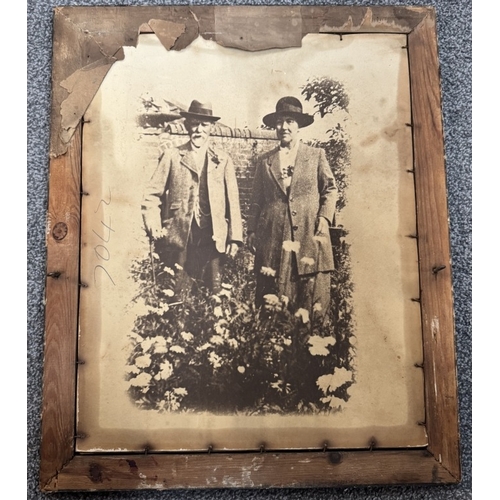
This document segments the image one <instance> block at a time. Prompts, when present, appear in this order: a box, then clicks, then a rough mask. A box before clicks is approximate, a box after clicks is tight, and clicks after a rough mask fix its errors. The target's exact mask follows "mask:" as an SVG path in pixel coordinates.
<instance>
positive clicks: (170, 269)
mask: <svg viewBox="0 0 500 500" xmlns="http://www.w3.org/2000/svg"><path fill="white" fill-rule="evenodd" d="M163 270H164V271H165V272H166V273H168V274H170V276H175V271H174V270H173V269H172V268H171V267H168V266H166V267H164V268H163Z"/></svg>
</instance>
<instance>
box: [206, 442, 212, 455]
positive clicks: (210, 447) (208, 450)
mask: <svg viewBox="0 0 500 500" xmlns="http://www.w3.org/2000/svg"><path fill="white" fill-rule="evenodd" d="M212 451H214V447H213V446H212V445H211V444H209V445H208V448H207V452H208V454H209V455H210V453H212Z"/></svg>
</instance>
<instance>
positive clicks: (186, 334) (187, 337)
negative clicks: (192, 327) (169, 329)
mask: <svg viewBox="0 0 500 500" xmlns="http://www.w3.org/2000/svg"><path fill="white" fill-rule="evenodd" d="M181 337H182V338H183V339H184V340H185V341H186V342H191V340H193V338H194V335H193V334H192V333H189V332H181Z"/></svg>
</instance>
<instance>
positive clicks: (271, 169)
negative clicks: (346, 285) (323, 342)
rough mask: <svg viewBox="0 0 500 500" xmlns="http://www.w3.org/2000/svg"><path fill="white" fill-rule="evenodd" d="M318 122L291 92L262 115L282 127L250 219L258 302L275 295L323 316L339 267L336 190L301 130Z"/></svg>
mask: <svg viewBox="0 0 500 500" xmlns="http://www.w3.org/2000/svg"><path fill="white" fill-rule="evenodd" d="M313 121H314V118H313V116H311V115H308V114H305V113H303V112H302V104H301V102H300V101H299V100H298V99H296V98H295V97H291V96H287V97H283V98H281V99H280V100H279V101H278V102H277V104H276V111H275V112H274V113H270V114H268V115H266V116H264V118H263V122H264V124H265V125H267V126H269V127H272V128H274V129H275V130H276V135H277V137H278V139H279V146H278V147H277V148H275V149H273V150H272V151H269V152H268V153H267V154H265V155H264V156H263V157H262V158H261V159H260V161H259V164H258V166H257V171H256V174H255V179H254V186H253V195H252V205H251V211H250V217H249V220H248V244H249V246H250V249H251V250H252V251H253V252H254V253H255V273H256V277H257V289H256V300H255V302H256V305H257V306H261V305H262V304H263V303H264V296H266V295H267V294H273V295H277V296H279V297H280V298H283V300H285V301H288V302H289V304H290V306H291V307H292V308H293V309H299V308H303V309H305V310H307V311H309V313H312V312H313V311H314V312H315V313H321V314H323V313H326V312H327V311H328V308H329V303H330V272H331V271H332V270H333V269H334V263H333V253H332V247H331V241H330V233H329V227H330V225H331V224H332V222H333V216H334V212H335V204H336V201H337V190H336V186H335V180H334V178H333V175H332V171H331V169H330V166H329V164H328V161H327V159H326V155H325V152H324V150H322V149H319V148H313V147H310V146H307V145H305V144H304V143H303V142H301V141H300V139H299V137H300V129H301V128H303V127H307V126H308V125H310V124H311V123H313ZM285 297H286V298H285Z"/></svg>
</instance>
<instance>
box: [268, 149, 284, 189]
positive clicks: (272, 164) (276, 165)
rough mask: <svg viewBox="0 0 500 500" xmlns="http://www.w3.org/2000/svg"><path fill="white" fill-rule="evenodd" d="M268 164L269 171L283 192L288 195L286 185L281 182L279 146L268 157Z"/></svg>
mask: <svg viewBox="0 0 500 500" xmlns="http://www.w3.org/2000/svg"><path fill="white" fill-rule="evenodd" d="M267 161H268V164H269V171H270V172H271V175H272V177H273V178H274V180H275V181H276V183H277V184H278V186H279V188H280V189H281V191H282V192H283V194H284V195H286V189H285V186H284V185H283V182H281V165H280V155H279V148H278V149H277V150H276V152H275V153H274V154H273V155H271V156H270V157H269V158H268V160H267Z"/></svg>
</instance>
